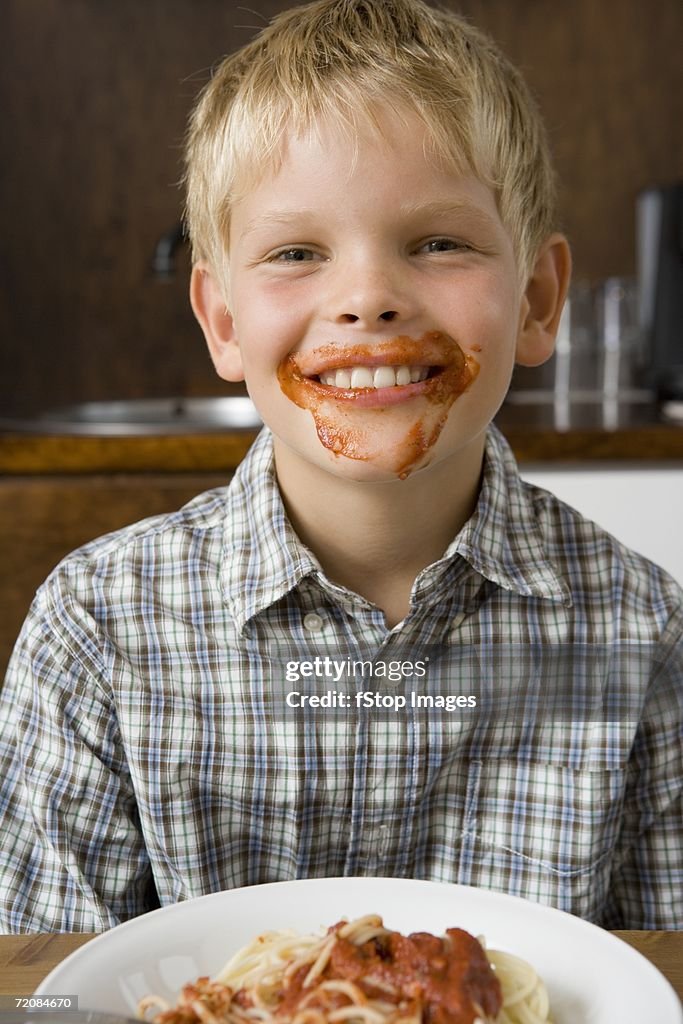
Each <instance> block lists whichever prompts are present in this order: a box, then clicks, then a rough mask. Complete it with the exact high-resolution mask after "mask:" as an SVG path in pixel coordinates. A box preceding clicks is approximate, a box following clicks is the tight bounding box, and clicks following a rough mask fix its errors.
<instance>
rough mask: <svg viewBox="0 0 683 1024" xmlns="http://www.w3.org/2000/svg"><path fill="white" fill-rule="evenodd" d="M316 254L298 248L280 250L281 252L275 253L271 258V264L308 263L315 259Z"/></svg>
mask: <svg viewBox="0 0 683 1024" xmlns="http://www.w3.org/2000/svg"><path fill="white" fill-rule="evenodd" d="M315 255H316V254H315V253H314V252H312V251H311V250H310V249H301V248H298V247H297V246H292V247H291V248H289V249H280V251H279V252H274V253H273V255H272V256H271V257H270V262H271V263H308V262H310V260H312V259H315Z"/></svg>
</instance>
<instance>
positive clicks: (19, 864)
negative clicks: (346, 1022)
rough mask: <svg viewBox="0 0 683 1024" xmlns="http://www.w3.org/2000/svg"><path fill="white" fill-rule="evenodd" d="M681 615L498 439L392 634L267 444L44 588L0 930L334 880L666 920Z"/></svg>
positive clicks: (26, 674) (678, 869)
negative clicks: (331, 559) (462, 517)
mask: <svg viewBox="0 0 683 1024" xmlns="http://www.w3.org/2000/svg"><path fill="white" fill-rule="evenodd" d="M682 621H683V620H682V613H681V594H680V591H679V589H678V587H677V585H676V584H675V583H674V582H673V581H672V580H671V579H670V578H669V577H668V576H667V575H666V574H665V573H664V572H663V571H662V570H660V569H658V568H657V567H655V566H653V565H652V564H650V563H648V562H647V561H645V560H644V559H643V558H641V557H640V556H637V555H635V554H634V553H632V552H630V551H628V550H627V549H625V548H623V547H622V546H621V545H619V544H618V543H617V542H616V541H615V540H614V539H613V538H611V537H610V536H608V535H607V534H605V533H604V532H603V531H602V530H601V529H599V528H598V527H597V526H595V524H592V523H590V522H588V521H586V520H585V519H583V518H582V517H581V516H580V515H579V514H578V513H576V512H575V511H573V510H572V509H570V508H568V507H567V506H566V505H564V504H563V503H561V502H560V501H558V500H557V499H556V498H554V497H553V496H552V495H550V494H548V493H547V492H545V491H542V490H539V489H538V488H535V487H532V486H530V485H527V484H525V483H523V482H522V481H521V480H520V478H519V476H518V473H517V468H516V464H515V461H514V458H513V456H512V454H511V452H510V450H509V448H508V446H507V444H506V443H505V441H504V440H503V438H502V437H501V435H500V434H499V433H498V432H497V430H496V429H495V428H491V429H490V431H489V434H488V438H487V447H486V458H485V465H484V474H483V478H482V487H481V493H480V497H479V501H478V505H477V508H476V510H475V512H474V515H473V516H472V518H471V519H470V520H469V521H468V522H467V523H466V524H465V526H464V527H463V528H462V530H461V531H460V532H459V534H458V535H457V536H456V537H455V539H454V540H453V542H452V543H451V545H450V546H449V548H448V550H447V551H446V552H445V554H444V556H443V558H442V559H440V560H439V561H438V562H436V563H435V564H433V565H430V566H428V567H427V568H425V569H424V570H423V571H422V572H420V574H419V575H418V577H417V579H416V581H415V584H414V586H413V592H412V597H411V611H410V614H409V615H408V616H407V617H406V619H405V620H404V621H403V622H402V623H399V624H398V625H397V626H396V627H394V628H393V629H391V630H387V628H386V624H385V621H384V618H383V615H382V613H381V612H380V611H379V610H378V609H377V608H376V607H375V606H373V605H372V604H370V603H369V602H367V601H366V600H364V599H363V598H361V597H360V596H359V595H357V594H354V593H352V592H350V591H348V590H346V589H345V588H343V587H340V586H338V585H335V584H334V583H333V582H331V581H330V580H328V579H327V578H326V577H325V575H324V573H323V571H322V569H321V567H320V565H319V563H318V561H317V560H316V558H315V557H314V555H313V554H312V553H311V552H310V551H309V550H307V549H306V548H305V547H304V546H303V545H302V543H301V542H300V540H299V539H298V538H297V536H296V535H295V534H294V532H293V529H292V527H291V525H290V524H289V522H288V520H287V518H286V515H285V511H284V508H283V504H282V501H281V498H280V494H279V491H278V488H277V484H276V482H275V476H274V469H273V455H272V444H271V438H270V435H269V433H268V432H267V431H264V432H263V433H262V434H261V436H260V437H259V439H257V441H256V443H255V444H254V446H253V447H252V449H251V451H250V453H249V454H248V456H247V458H246V459H245V460H244V462H243V463H242V465H241V466H240V467H239V469H238V471H237V473H236V475H235V477H234V478H233V480H232V481H231V483H230V485H229V486H228V487H225V488H220V489H218V490H214V491H210V492H208V493H206V494H202V495H199V496H198V497H197V498H196V499H194V500H193V501H192V502H190V503H189V504H188V505H187V506H186V507H185V508H183V509H181V510H180V511H179V512H177V513H174V514H172V515H166V516H161V517H156V518H153V519H149V520H146V521H144V522H142V523H138V524H137V525H134V526H131V527H129V528H127V529H125V530H122V531H119V532H117V533H114V534H112V535H109V536H107V537H103V538H101V539H99V540H97V541H94V542H93V543H91V544H88V545H87V546H85V547H84V548H82V549H80V550H79V551H77V552H75V553H74V554H72V555H71V556H69V557H68V558H67V559H65V560H64V561H63V562H62V563H61V564H60V565H59V566H58V567H57V568H56V569H55V571H54V572H53V573H52V575H51V576H50V577H49V579H48V580H47V582H46V583H45V584H44V585H43V587H42V588H41V589H40V591H39V592H38V594H37V596H36V598H35V601H34V603H33V606H32V608H31V611H30V613H29V616H28V618H27V621H26V623H25V625H24V628H23V631H22V633H21V636H20V638H19V640H18V643H17V646H16V649H15V652H14V655H13V658H12V662H11V665H10V668H9V672H8V677H7V680H6V683H5V686H4V688H3V691H2V700H3V703H2V707H1V709H0V930H3V931H10V932H18V931H99V930H102V929H106V928H109V927H111V926H112V925H114V924H116V923H118V922H119V921H122V920H125V919H127V918H130V917H133V916H135V915H137V914H140V913H142V912H143V911H145V910H147V909H150V908H151V907H154V906H156V905H158V904H161V905H162V906H163V905H166V904H169V903H173V902H174V901H177V900H185V899H189V898H191V897H194V896H199V895H202V894H204V893H208V892H213V891H216V890H220V889H226V888H230V887H233V886H243V885H252V884H255V883H259V882H268V881H274V880H280V879H282V880H284V879H291V878H298V877H310V876H338V875H393V876H404V877H412V878H426V879H434V880H437V881H451V882H458V883H464V884H468V885H477V886H483V887H486V888H492V889H498V890H503V891H506V892H509V893H513V894H517V895H521V896H525V897H528V898H530V899H532V900H536V901H540V902H543V903H547V904H551V905H554V906H556V907H559V908H561V909H564V910H568V911H570V912H572V913H575V914H578V915H581V916H582V917H585V918H587V919H589V920H593V921H596V922H599V923H601V924H603V925H605V926H608V927H622V928H624V927H625V928H675V927H681V926H682V925H683V902H682V899H683V897H682V893H683V819H682V816H681V771H682V759H681V733H680V716H679V710H678V707H677V706H676V705H677V701H678V699H679V698H680V692H681V679H682V678H683V672H682V670H681V657H682V656H681V635H682V629H681V625H682ZM615 651H620V652H621V654H622V655H623V652H624V651H625V652H626V656H625V657H624V656H620V657H617V658H616V659H615V657H614V652H615ZM549 652H550V653H549ZM316 658H317V659H318V661H317V662H316V660H315V659H316ZM325 658H327V659H328V660H327V662H326V661H325ZM357 659H365V660H363V661H362V662H361V660H357ZM539 659H540V660H539ZM548 659H550V660H548ZM305 662H308V668H306V667H305V665H303V664H302V663H305ZM382 664H383V665H384V666H385V668H386V667H387V666H389V667H390V666H391V665H393V666H394V667H395V666H396V665H401V666H404V667H405V665H406V664H408V665H410V666H412V670H411V671H410V672H409V673H408V675H407V676H405V677H401V680H400V681H399V682H397V681H396V679H395V678H394V679H391V678H387V676H386V675H385V676H382V675H381V673H380V670H379V668H378V666H381V665H382ZM357 665H360V666H361V667H360V670H358V671H357V670H356V668H355V666H357ZM419 665H421V666H422V675H421V676H418V675H417V672H418V667H419ZM330 666H331V667H330ZM425 666H427V668H426V670H425ZM553 666H554V667H553ZM615 666H616V669H615ZM402 671H403V670H402ZM411 672H412V674H411ZM596 677H597V691H596V690H595V688H594V687H593V690H592V691H591V686H590V685H588V683H590V682H591V680H592V683H591V685H592V684H593V683H595V678H596ZM662 679H667V680H668V684H667V686H665V687H664V688H663V690H662V692H663V693H664V695H665V696H664V698H663V699H659V698H658V697H657V692H656V689H653V687H654V686H655V683H656V682H657V680H659V681H661V680H662ZM672 683H673V685H671V684H672ZM477 687H479V689H478V690H477ZM487 687H488V691H487V692H488V697H489V699H490V700H491V699H492V701H493V702H494V703H489V704H488V705H487V704H486V693H485V692H484V691H485V690H486V688H487ZM667 687H668V688H667ZM475 691H476V693H477V694H478V700H479V703H478V706H477V707H476V708H475V709H472V708H471V707H469V706H465V707H462V706H461V707H458V708H457V709H452V708H451V709H446V708H444V707H443V706H441V707H439V704H441V705H443V704H444V703H445V702H444V701H443V700H442V701H441V702H440V701H439V700H438V699H433V700H431V710H429V709H428V710H427V711H423V710H415V709H414V708H412V707H411V705H410V700H411V699H414V695H415V693H416V692H417V693H418V694H421V695H424V694H426V695H428V696H430V698H439V697H442V698H443V697H444V696H445V695H451V696H453V695H456V694H457V695H459V696H462V695H463V694H464V693H466V692H467V693H473V692H475ZM589 691H591V692H589ZM596 692H597V696H598V702H597V705H596V703H595V700H593V698H594V697H595V695H596ZM340 693H341V694H345V695H346V699H347V700H348V702H349V703H350V704H351V705H352V707H351V709H350V710H349V709H346V710H344V709H341V708H339V707H336V708H335V707H328V708H326V709H325V708H323V709H316V708H313V707H311V706H310V703H309V705H308V706H305V707H304V706H301V705H302V701H303V695H306V696H307V697H309V696H311V695H317V696H318V697H322V696H325V695H327V700H328V703H329V702H332V701H333V700H335V699H336V700H339V696H338V695H339V694H340ZM356 693H360V694H369V695H370V697H369V699H370V700H374V699H375V698H374V697H373V695H374V694H376V695H377V701H378V702H379V706H375V707H373V708H369V709H366V708H364V707H363V706H360V707H359V706H357V705H356V697H355V694H356ZM591 693H592V697H591ZM672 693H673V694H674V700H673V702H672V701H671V699H670V697H671V694H672ZM520 694H521V695H522V696H521V697H520ZM401 695H403V696H404V697H405V698H406V699H407V701H408V703H407V705H406V707H405V708H403V709H399V708H398V704H399V701H398V700H397V699H396V698H397V697H399V696H401ZM411 695H412V697H411ZM660 696H661V694H660ZM589 698H590V699H589ZM360 699H361V700H362V699H365V698H363V697H361V698H360ZM591 700H592V703H591ZM392 701H393V702H394V704H393V705H392ZM496 701H498V705H497V706H498V708H499V711H500V713H498V714H495V713H493V714H491V713H484V710H483V708H484V707H488V709H489V712H491V709H492V708H495V706H496V705H495V702H496ZM425 703H427V704H429V701H426V702H425ZM292 705H293V706H292ZM503 709H504V710H503Z"/></svg>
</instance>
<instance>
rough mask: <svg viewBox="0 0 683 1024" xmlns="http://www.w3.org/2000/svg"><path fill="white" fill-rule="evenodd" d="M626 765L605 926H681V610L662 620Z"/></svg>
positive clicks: (663, 927)
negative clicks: (658, 649) (660, 642)
mask: <svg viewBox="0 0 683 1024" xmlns="http://www.w3.org/2000/svg"><path fill="white" fill-rule="evenodd" d="M664 640H665V644H664V651H665V654H664V656H663V658H662V659H658V664H657V667H656V671H655V673H654V678H653V681H652V683H651V686H650V690H649V693H648V696H647V699H646V702H645V707H644V710H643V718H642V720H641V723H640V727H639V729H638V732H637V734H636V738H635V742H634V745H633V749H632V752H631V759H630V764H629V781H628V785H627V789H626V794H625V799H624V807H623V815H622V827H621V836H620V842H619V848H618V850H617V851H616V853H617V855H616V857H615V861H614V864H615V867H614V870H613V873H612V880H611V888H610V898H609V904H608V908H607V914H606V920H605V922H604V923H605V925H606V926H607V927H609V928H627V929H629V928H634V929H645V930H664V929H667V930H678V929H680V928H682V927H683V615H681V613H680V609H679V610H678V611H677V612H676V613H675V614H674V615H673V616H672V618H671V619H670V620H669V623H668V626H667V629H666V631H665V636H664Z"/></svg>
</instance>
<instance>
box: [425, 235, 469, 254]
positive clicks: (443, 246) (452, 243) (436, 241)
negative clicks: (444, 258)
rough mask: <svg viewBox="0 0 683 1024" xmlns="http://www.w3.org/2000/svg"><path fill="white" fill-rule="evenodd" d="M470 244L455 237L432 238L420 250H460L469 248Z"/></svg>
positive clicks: (428, 251)
mask: <svg viewBox="0 0 683 1024" xmlns="http://www.w3.org/2000/svg"><path fill="white" fill-rule="evenodd" d="M469 248H470V246H468V245H466V244H465V243H464V242H459V241H458V240H457V239H455V238H430V239H429V241H427V242H423V244H422V245H421V246H420V248H419V250H418V251H419V252H427V253H430V252H456V251H458V250H463V249H469Z"/></svg>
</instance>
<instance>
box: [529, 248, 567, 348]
mask: <svg viewBox="0 0 683 1024" xmlns="http://www.w3.org/2000/svg"><path fill="white" fill-rule="evenodd" d="M571 272H572V257H571V252H570V249H569V243H568V242H567V239H566V238H565V237H564V235H560V234H553V235H550V237H549V238H547V239H546V241H545V242H544V243H543V245H542V246H541V248H540V250H539V253H538V256H537V257H536V262H535V264H534V268H533V270H532V272H531V275H530V277H529V280H528V281H527V285H526V289H525V292H524V298H523V300H522V311H521V319H520V327H519V335H518V338H517V352H516V362H518V363H519V364H520V365H521V366H539V365H540V364H541V363H544V362H545V361H546V359H549V358H550V356H551V355H552V353H553V348H554V347H555V335H556V334H557V328H558V326H559V323H560V316H561V314H562V307H563V306H564V300H565V298H566V297H567V290H568V288H569V280H570V278H571Z"/></svg>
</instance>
